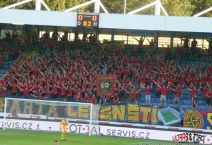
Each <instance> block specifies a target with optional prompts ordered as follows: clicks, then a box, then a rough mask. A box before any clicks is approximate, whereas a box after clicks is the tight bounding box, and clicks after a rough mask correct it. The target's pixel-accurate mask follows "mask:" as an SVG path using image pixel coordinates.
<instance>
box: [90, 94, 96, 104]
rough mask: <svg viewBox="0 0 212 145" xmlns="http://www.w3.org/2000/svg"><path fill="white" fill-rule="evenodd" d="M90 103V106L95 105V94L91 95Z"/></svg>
mask: <svg viewBox="0 0 212 145" xmlns="http://www.w3.org/2000/svg"><path fill="white" fill-rule="evenodd" d="M91 103H92V104H96V103H97V100H96V96H95V94H92V97H91Z"/></svg>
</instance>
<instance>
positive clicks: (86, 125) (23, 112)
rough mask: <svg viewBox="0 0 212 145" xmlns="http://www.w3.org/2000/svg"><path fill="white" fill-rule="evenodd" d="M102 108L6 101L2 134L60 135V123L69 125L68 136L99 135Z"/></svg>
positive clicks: (81, 104)
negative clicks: (9, 131) (8, 131)
mask: <svg viewBox="0 0 212 145" xmlns="http://www.w3.org/2000/svg"><path fill="white" fill-rule="evenodd" d="M99 108H100V106H98V105H94V104H92V103H80V102H66V101H48V100H34V99H17V98H5V106H4V114H3V116H4V118H3V130H5V129H21V130H40V131H61V128H60V127H59V126H60V121H61V120H62V119H63V118H66V119H67V120H68V121H69V125H68V126H67V132H70V133H82V132H84V133H85V134H89V136H91V135H99V132H98V130H97V129H95V131H94V132H93V130H94V129H93V128H98V126H99V121H98V117H99Z"/></svg>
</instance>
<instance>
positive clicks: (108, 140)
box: [0, 129, 177, 145]
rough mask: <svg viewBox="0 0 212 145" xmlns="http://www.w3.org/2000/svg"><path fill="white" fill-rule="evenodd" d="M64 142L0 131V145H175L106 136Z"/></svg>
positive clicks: (57, 136)
mask: <svg viewBox="0 0 212 145" xmlns="http://www.w3.org/2000/svg"><path fill="white" fill-rule="evenodd" d="M66 139H67V140H66V141H61V133H60V132H42V131H29V130H2V129H0V145H54V142H55V140H58V141H59V145H159V144H160V145H162V144H163V145H165V144H166V145H176V144H177V143H174V142H165V141H157V140H148V139H133V138H123V137H108V136H88V135H80V134H70V133H68V134H67V137H66Z"/></svg>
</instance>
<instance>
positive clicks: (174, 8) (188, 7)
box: [161, 0, 194, 16]
mask: <svg viewBox="0 0 212 145" xmlns="http://www.w3.org/2000/svg"><path fill="white" fill-rule="evenodd" d="M161 3H162V5H163V7H164V9H165V10H166V12H167V13H168V14H169V15H170V16H190V15H191V14H192V11H193V9H194V5H192V4H191V2H190V0H161Z"/></svg>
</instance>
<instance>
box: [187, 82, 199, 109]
mask: <svg viewBox="0 0 212 145" xmlns="http://www.w3.org/2000/svg"><path fill="white" fill-rule="evenodd" d="M187 89H188V90H190V93H191V97H192V106H193V109H194V110H195V109H196V107H197V94H198V90H197V89H196V87H195V86H194V89H193V90H191V89H189V88H187Z"/></svg>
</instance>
